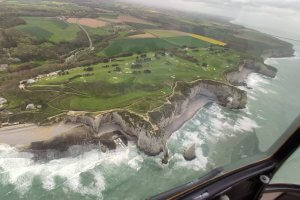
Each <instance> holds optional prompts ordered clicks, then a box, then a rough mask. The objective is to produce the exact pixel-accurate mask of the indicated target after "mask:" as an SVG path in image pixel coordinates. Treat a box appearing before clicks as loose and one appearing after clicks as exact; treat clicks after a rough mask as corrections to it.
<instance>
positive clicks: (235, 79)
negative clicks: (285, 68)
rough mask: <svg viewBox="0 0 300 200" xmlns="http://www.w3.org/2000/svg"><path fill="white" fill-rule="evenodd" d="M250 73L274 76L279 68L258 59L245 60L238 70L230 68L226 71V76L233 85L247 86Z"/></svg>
mask: <svg viewBox="0 0 300 200" xmlns="http://www.w3.org/2000/svg"><path fill="white" fill-rule="evenodd" d="M250 73H259V74H262V75H264V76H267V77H271V78H274V77H275V76H276V74H277V69H276V68H274V67H272V66H269V65H266V64H263V63H261V62H258V61H254V60H244V61H243V63H241V64H240V65H239V69H238V70H228V71H227V72H225V77H226V79H227V81H228V82H230V83H231V84H232V85H235V86H241V85H244V86H246V78H247V76H248V75H249V74H250Z"/></svg>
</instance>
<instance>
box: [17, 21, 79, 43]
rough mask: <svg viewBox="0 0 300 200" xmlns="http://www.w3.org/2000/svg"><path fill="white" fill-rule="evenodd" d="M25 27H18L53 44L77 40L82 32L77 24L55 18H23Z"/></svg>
mask: <svg viewBox="0 0 300 200" xmlns="http://www.w3.org/2000/svg"><path fill="white" fill-rule="evenodd" d="M23 19H24V20H25V21H26V24H25V25H20V26H18V27H17V29H18V30H20V31H23V32H24V33H27V34H29V35H31V36H33V37H36V38H37V39H40V40H41V39H46V40H50V41H52V42H61V41H70V40H74V39H75V38H76V35H77V32H78V31H79V30H80V29H79V27H78V26H77V25H76V24H68V23H65V22H63V21H60V20H58V19H54V18H44V17H23Z"/></svg>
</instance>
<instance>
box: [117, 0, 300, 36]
mask: <svg viewBox="0 0 300 200" xmlns="http://www.w3.org/2000/svg"><path fill="white" fill-rule="evenodd" d="M121 1H130V2H135V3H142V4H145V5H151V6H156V7H161V8H168V9H178V10H184V11H193V12H200V13H206V14H214V15H219V16H227V17H231V18H233V19H234V20H233V22H235V23H239V24H243V25H247V26H248V27H252V28H257V29H260V30H261V31H264V32H267V33H274V34H276V33H277V34H279V35H282V36H286V37H294V38H296V39H300V0H121Z"/></svg>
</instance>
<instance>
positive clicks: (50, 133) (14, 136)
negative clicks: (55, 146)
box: [0, 123, 78, 146]
mask: <svg viewBox="0 0 300 200" xmlns="http://www.w3.org/2000/svg"><path fill="white" fill-rule="evenodd" d="M76 126H78V125H74V124H63V123H60V124H54V125H52V126H37V125H34V124H20V125H15V126H8V127H3V128H0V143H5V144H9V145H13V146H17V145H29V144H30V143H31V142H37V141H44V140H49V139H52V138H54V137H56V136H59V135H61V134H62V133H64V132H66V131H68V130H71V129H72V128H74V127H76Z"/></svg>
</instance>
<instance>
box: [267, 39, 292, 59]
mask: <svg viewBox="0 0 300 200" xmlns="http://www.w3.org/2000/svg"><path fill="white" fill-rule="evenodd" d="M282 42H283V41H282ZM283 43H284V44H283V46H281V47H277V48H272V49H267V50H264V51H263V53H262V58H264V59H266V58H282V57H291V56H293V55H294V53H295V50H294V49H293V45H292V44H290V43H287V42H283Z"/></svg>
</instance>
